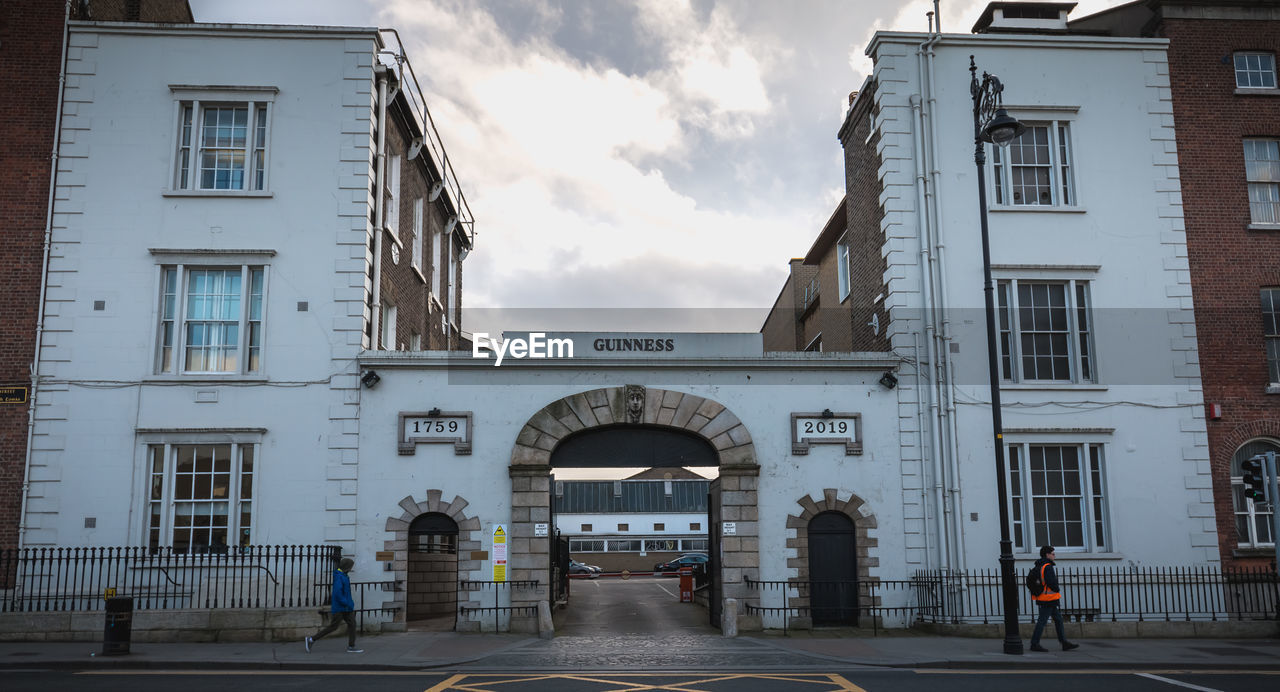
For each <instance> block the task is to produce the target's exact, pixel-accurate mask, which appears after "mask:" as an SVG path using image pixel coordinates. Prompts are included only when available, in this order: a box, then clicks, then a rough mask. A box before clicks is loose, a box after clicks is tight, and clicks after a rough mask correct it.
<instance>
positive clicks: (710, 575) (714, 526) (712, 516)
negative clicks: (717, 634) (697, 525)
mask: <svg viewBox="0 0 1280 692" xmlns="http://www.w3.org/2000/svg"><path fill="white" fill-rule="evenodd" d="M721 576H722V575H721V574H720V479H719V478H717V479H715V480H713V481H711V485H709V486H708V487H707V579H708V582H709V583H708V584H707V611H708V612H709V613H710V615H711V626H712V627H715V628H716V629H719V628H720V606H721V601H722V600H723V593H722V592H723V591H724V588H723V580H722V579H721Z"/></svg>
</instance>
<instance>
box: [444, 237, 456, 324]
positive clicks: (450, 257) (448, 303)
mask: <svg viewBox="0 0 1280 692" xmlns="http://www.w3.org/2000/svg"><path fill="white" fill-rule="evenodd" d="M445 258H446V261H445V267H447V268H448V269H447V272H446V274H445V279H446V281H447V282H448V284H449V288H448V290H447V291H446V292H445V301H444V309H445V314H446V315H448V316H449V324H454V322H455V320H457V312H458V303H457V291H458V287H457V275H458V254H457V248H455V247H454V242H453V234H452V233H450V234H449V243H448V252H447V254H446V255H445Z"/></svg>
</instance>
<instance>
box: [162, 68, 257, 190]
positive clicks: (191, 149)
mask: <svg viewBox="0 0 1280 692" xmlns="http://www.w3.org/2000/svg"><path fill="white" fill-rule="evenodd" d="M171 89H172V90H173V92H174V95H175V98H176V100H177V111H178V113H177V121H178V122H177V142H176V147H175V156H174V172H173V181H172V185H173V189H174V190H201V191H205V190H207V191H217V192H226V193H234V192H254V191H265V190H266V189H267V173H268V166H267V163H268V156H267V154H268V142H269V141H270V139H271V132H270V129H271V108H272V101H273V100H274V98H275V92H276V90H275V89H274V88H262V87H245V88H241V89H234V90H227V91H222V90H208V89H194V88H188V87H181V86H174V87H171Z"/></svg>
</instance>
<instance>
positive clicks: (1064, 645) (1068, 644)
mask: <svg viewBox="0 0 1280 692" xmlns="http://www.w3.org/2000/svg"><path fill="white" fill-rule="evenodd" d="M1079 648H1080V645H1079V644H1072V643H1071V642H1062V650H1063V651H1070V650H1072V649H1079Z"/></svg>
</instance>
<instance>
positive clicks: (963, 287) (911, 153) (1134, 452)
mask: <svg viewBox="0 0 1280 692" xmlns="http://www.w3.org/2000/svg"><path fill="white" fill-rule="evenodd" d="M1166 45H1167V42H1166V41H1163V40H1154V39H1148V40H1136V39H1102V38H1096V37H1072V36H1045V35H1037V36H1031V35H997V34H977V35H942V36H937V35H934V36H930V35H927V34H907V33H892V32H882V33H878V34H876V35H875V36H874V37H873V39H872V41H871V43H870V44H869V46H868V48H867V53H868V55H869V56H871V57H872V58H873V60H874V65H875V68H874V75H873V80H872V84H873V86H872V89H870V90H867V91H864V92H863V93H862V94H860V95H859V98H872V99H874V102H873V103H874V109H875V110H874V115H873V118H874V127H875V128H876V131H877V133H878V135H879V137H880V139H879V145H878V153H879V155H880V163H879V166H880V168H879V171H878V174H879V179H880V182H881V190H882V192H881V197H880V201H881V203H882V205H883V209H884V210H885V213H884V215H883V216H882V217H881V219H880V230H881V231H882V232H883V233H884V238H885V244H884V246H883V248H882V249H883V257H884V259H885V261H886V264H887V269H886V271H885V274H884V280H885V283H886V285H887V292H886V294H885V296H884V301H885V307H886V308H887V309H888V310H889V311H890V314H891V320H890V323H889V324H888V325H887V327H886V328H887V330H888V331H887V335H888V337H889V338H890V340H891V343H892V348H893V350H894V352H895V353H897V354H899V355H902V356H904V358H907V359H908V360H909V361H913V362H920V363H923V364H924V366H923V367H922V368H921V372H922V374H923V377H921V376H920V375H918V374H917V373H916V371H915V370H914V369H913V368H912V367H911V366H910V365H907V366H905V367H904V370H903V371H902V372H901V373H900V381H901V386H900V387H899V388H898V389H897V390H896V392H897V395H898V398H899V405H900V406H901V409H900V410H901V415H902V417H901V419H900V420H901V423H902V427H901V431H902V434H901V436H900V438H899V444H900V450H901V451H900V455H901V458H902V476H903V479H902V483H903V487H904V488H905V489H906V490H905V492H904V495H903V497H902V498H901V514H902V515H903V517H904V526H903V528H904V540H905V544H906V552H905V555H904V558H905V562H906V564H909V565H912V566H918V567H928V568H935V569H936V568H946V569H975V568H986V569H989V568H992V567H994V565H995V564H996V558H997V555H998V552H999V551H998V541H997V537H998V536H999V521H998V507H999V504H998V502H999V500H998V497H999V496H998V495H997V492H996V477H997V474H996V465H995V461H994V459H995V455H994V446H993V444H992V440H993V436H992V428H991V417H990V400H991V398H990V393H989V388H988V367H987V348H986V339H985V338H984V331H985V322H984V319H985V317H984V316H985V312H984V308H983V295H984V294H983V278H982V247H981V235H980V228H979V218H980V215H979V208H978V183H977V176H976V171H975V164H974V144H973V136H974V133H973V110H972V109H973V105H972V104H973V102H972V99H971V93H970V76H969V70H968V68H969V58H970V55H973V56H976V58H975V59H976V63H977V67H978V78H979V79H981V78H982V72H983V71H989V72H991V73H993V74H997V75H998V76H999V78H1000V79H1001V80H1002V81H1003V83H1004V85H1005V88H1004V92H1003V102H1004V105H1005V106H1006V107H1007V108H1008V111H1009V113H1010V114H1011V115H1013V116H1014V117H1016V118H1018V119H1019V120H1021V121H1023V122H1028V123H1033V124H1053V123H1057V124H1060V125H1062V126H1065V128H1066V129H1067V131H1068V133H1069V135H1068V137H1069V147H1068V148H1069V152H1068V153H1067V155H1066V157H1065V160H1066V161H1067V162H1069V164H1070V172H1069V174H1068V175H1067V176H1065V177H1063V176H1062V175H1061V170H1060V169H1055V171H1054V172H1055V175H1054V178H1053V180H1054V185H1060V184H1061V182H1062V180H1064V179H1069V180H1070V185H1071V189H1070V191H1069V197H1066V198H1064V197H1062V196H1061V195H1062V194H1063V193H1062V190H1061V189H1057V190H1054V193H1053V196H1052V198H1041V199H1042V200H1043V201H1045V202H1050V201H1051V202H1052V203H1049V204H1045V205H1043V206H1026V205H1021V204H1015V203H1013V202H1014V200H1013V199H1012V198H1011V197H1008V196H1006V197H1004V198H1003V199H1002V200H1001V199H997V197H996V193H995V190H994V182H993V175H994V174H995V171H994V166H993V165H992V161H993V157H992V154H991V145H987V151H988V154H987V161H988V164H987V173H986V175H987V190H988V204H989V205H990V207H991V210H990V213H989V219H990V238H991V262H992V268H993V271H992V273H993V278H994V279H995V280H996V281H997V282H999V281H1009V280H1016V281H1020V282H1031V283H1042V284H1065V282H1070V281H1074V282H1077V284H1081V285H1084V286H1087V291H1088V302H1089V304H1090V312H1091V320H1090V321H1091V322H1092V328H1091V330H1090V331H1091V334H1090V338H1091V340H1092V349H1091V350H1092V353H1093V363H1092V368H1093V371H1094V373H1095V376H1094V377H1092V378H1090V377H1087V376H1084V374H1083V371H1082V370H1079V369H1077V370H1075V371H1073V374H1072V376H1071V377H1070V378H1067V379H1066V381H1047V380H1048V378H1039V379H1038V378H1034V377H1025V376H1024V377H1022V378H1017V379H1015V380H1013V381H1011V380H1009V379H1006V380H1005V381H1004V383H1003V384H1002V400H1003V426H1004V433H1005V439H1006V441H1007V442H1008V444H1009V445H1023V444H1025V445H1029V446H1027V447H1022V448H1021V449H1020V450H1019V453H1020V454H1022V455H1024V456H1022V457H1021V461H1022V463H1023V464H1024V467H1023V468H1024V472H1023V475H1024V478H1023V480H1026V478H1025V476H1026V467H1025V464H1027V463H1028V461H1027V457H1026V456H1025V455H1026V454H1027V452H1028V451H1029V450H1033V449H1035V448H1036V447H1040V448H1041V449H1044V448H1045V447H1054V448H1065V447H1072V446H1074V447H1076V449H1078V450H1079V453H1080V454H1081V455H1082V456H1087V455H1088V451H1087V450H1088V449H1089V445H1097V449H1098V450H1100V452H1101V456H1102V469H1101V473H1100V474H1098V475H1097V477H1095V478H1093V479H1091V482H1090V487H1092V488H1095V489H1099V490H1100V491H1101V493H1102V494H1103V495H1104V496H1105V499H1104V500H1103V501H1102V502H1101V507H1103V510H1102V512H1096V513H1095V514H1098V515H1099V516H1098V518H1099V519H1100V521H1099V523H1098V524H1096V525H1095V526H1094V527H1092V528H1093V529H1096V532H1095V531H1094V530H1090V529H1087V530H1086V531H1085V532H1084V533H1085V535H1084V537H1083V540H1081V541H1080V543H1081V544H1080V545H1064V543H1063V542H1057V546H1058V551H1057V555H1058V559H1059V561H1064V560H1065V561H1067V563H1068V564H1070V565H1099V566H1108V565H1134V564H1148V565H1166V564H1195V565H1203V564H1214V563H1217V562H1218V560H1219V557H1218V550H1217V541H1216V538H1215V531H1216V528H1215V525H1214V519H1213V504H1212V497H1211V487H1210V476H1209V456H1208V450H1207V437H1206V433H1205V425H1204V418H1203V416H1204V414H1203V406H1202V403H1203V402H1202V394H1201V387H1200V379H1199V368H1198V355H1197V350H1196V342H1195V329H1194V323H1193V320H1192V304H1191V286H1190V282H1189V275H1188V270H1187V250H1186V245H1185V233H1184V228H1183V220H1182V206H1181V197H1180V188H1179V180H1178V167H1177V152H1176V150H1175V146H1174V129H1173V126H1174V123H1173V115H1172V104H1171V101H1170V98H1171V97H1170V91H1169V77H1168V65H1167V62H1166V52H1165V49H1166ZM1047 129H1048V130H1053V129H1054V128H1053V127H1052V126H1051V125H1050V127H1048V128H1047ZM1054 134H1057V135H1059V136H1060V135H1061V131H1059V132H1056V133H1054ZM1059 143H1060V142H1059V140H1058V139H1055V140H1054V144H1055V145H1057V144H1059ZM1055 154H1056V155H1057V156H1055V157H1054V160H1055V163H1056V161H1057V160H1058V159H1059V157H1061V154H1062V150H1058V151H1057V152H1055ZM1005 156H1006V157H1008V156H1010V154H1009V153H1008V152H1006V153H1005ZM1005 160H1006V161H1011V159H1009V158H1006V159H1005ZM1003 185H1004V186H1005V187H1004V194H1005V195H1008V193H1009V185H1010V183H1009V182H1008V179H1006V180H1005V181H1004V183H1003ZM851 223H853V222H851ZM1068 286H1070V284H1068ZM1068 291H1070V288H1068ZM924 307H928V308H931V311H923V312H922V308H924ZM1069 312H1070V311H1069ZM929 314H933V315H935V316H936V317H935V319H932V320H930V319H928V317H927V316H928V315H929ZM1070 315H1071V319H1072V320H1075V319H1077V318H1078V313H1075V312H1070ZM1021 318H1022V319H1025V318H1026V316H1025V315H1022V316H1021ZM1075 324H1076V323H1075V322H1073V323H1072V324H1071V326H1072V327H1073V328H1074V326H1075ZM1071 335H1072V339H1073V340H1072V341H1071V347H1070V348H1071V350H1072V353H1073V358H1074V354H1075V353H1078V349H1079V345H1078V343H1079V342H1078V341H1074V338H1075V336H1076V333H1075V332H1072V333H1071ZM1015 343H1017V341H1015ZM1015 360H1016V359H1015ZM930 363H933V364H934V365H933V366H932V367H931V366H930V365H929V364H930ZM1079 366H1080V362H1079V361H1078V360H1074V361H1073V363H1072V367H1073V368H1079ZM930 373H942V375H941V376H939V377H931V376H930ZM935 382H936V383H938V384H937V386H935ZM1011 463H1013V462H1012V460H1011ZM1011 480H1012V479H1011ZM1010 487H1011V490H1010V492H1011V494H1012V493H1013V492H1014V491H1013V488H1014V487H1015V484H1014V483H1012V482H1011V484H1010ZM1023 489H1024V494H1025V492H1030V491H1031V489H1030V487H1029V485H1028V486H1023ZM1081 492H1084V493H1086V498H1087V492H1088V491H1087V490H1085V491H1081ZM1086 502H1088V500H1087V499H1086ZM1011 506H1012V505H1011ZM1102 515H1105V516H1102ZM1086 523H1087V519H1086ZM882 526H883V524H882ZM1025 535H1026V536H1027V538H1026V539H1025V540H1024V541H1023V542H1022V545H1021V546H1020V547H1015V551H1014V552H1015V556H1016V557H1017V558H1018V559H1019V560H1031V559H1034V558H1035V557H1037V555H1036V554H1035V551H1036V546H1037V541H1036V540H1035V537H1034V536H1033V535H1032V534H1025ZM1020 564H1021V563H1020Z"/></svg>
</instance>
